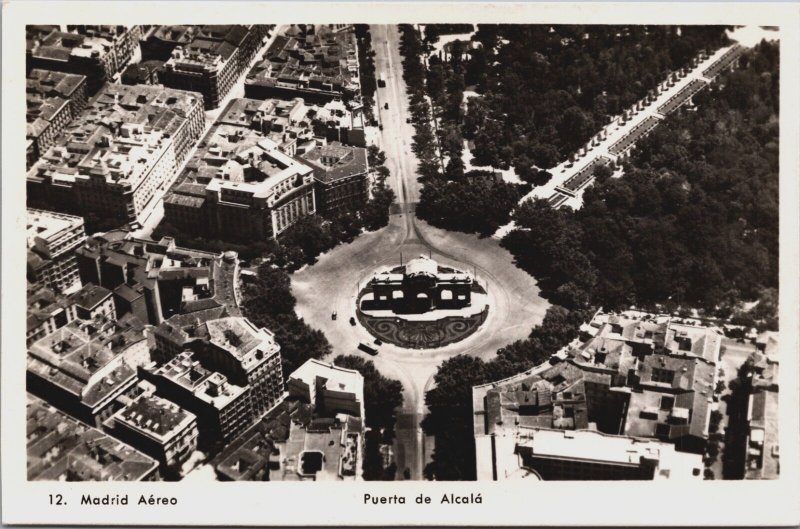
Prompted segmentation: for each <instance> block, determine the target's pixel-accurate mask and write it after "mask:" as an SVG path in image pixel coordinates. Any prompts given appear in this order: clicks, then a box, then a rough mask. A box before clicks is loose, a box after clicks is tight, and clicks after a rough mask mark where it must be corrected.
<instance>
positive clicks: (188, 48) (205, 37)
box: [156, 25, 252, 71]
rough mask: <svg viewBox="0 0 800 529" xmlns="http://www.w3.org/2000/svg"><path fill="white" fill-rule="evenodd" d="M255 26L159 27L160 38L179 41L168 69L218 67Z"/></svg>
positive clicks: (167, 65)
mask: <svg viewBox="0 0 800 529" xmlns="http://www.w3.org/2000/svg"><path fill="white" fill-rule="evenodd" d="M251 28H252V26H242V25H216V26H215V25H197V26H164V27H162V28H159V29H158V30H157V32H156V37H157V38H159V39H161V40H165V41H171V42H174V43H176V44H177V46H176V47H175V49H174V50H173V51H172V55H171V57H170V58H169V60H168V61H167V62H166V63H165V64H164V66H165V68H167V69H170V68H173V69H175V70H184V69H185V70H189V71H196V69H197V68H198V67H200V68H203V69H212V70H217V69H220V68H222V66H223V65H224V64H225V63H226V62H227V61H228V60H229V59H230V58H231V56H232V55H233V54H234V52H235V51H236V48H237V47H239V46H241V45H242V43H243V42H244V39H245V37H246V36H247V34H248V32H249V31H250V29H251Z"/></svg>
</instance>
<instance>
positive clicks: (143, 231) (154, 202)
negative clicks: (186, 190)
mask: <svg viewBox="0 0 800 529" xmlns="http://www.w3.org/2000/svg"><path fill="white" fill-rule="evenodd" d="M283 28H284V26H276V27H275V29H273V30H272V33H271V34H270V36H269V38H268V39H267V41H266V42H265V43H264V44H263V45H262V46H261V47H260V48H259V49H258V51H257V52H256V53H255V55H253V59H252V60H251V61H250V64H248V65H247V67H246V68H244V69H243V70H242V74H241V75H240V76H239V79H237V80H236V82H235V83H234V84H233V86H232V87H231V89H230V91H229V92H228V94H227V95H226V96H225V97H224V98H223V99H222V100H221V101H220V103H219V106H218V107H217V108H215V109H212V110H206V111H205V115H206V123H205V128H204V129H203V132H202V133H201V134H200V138H202V137H203V136H205V135H206V134H207V133H208V131H209V129H210V128H211V126H212V125H213V124H214V122H215V121H216V120H217V118H219V115H220V114H221V113H222V111H223V110H225V107H227V106H228V104H229V103H230V102H231V101H232V100H233V99H238V98H242V97H244V81H245V79H247V74H248V73H249V72H250V69H251V68H252V67H253V66H254V65H255V63H256V62H258V60H259V59H261V57H262V55H264V53H265V52H266V51H267V48H269V47H270V46H271V45H272V42H273V41H274V40H275V37H276V36H277V35H278V34H279V33H280V31H282V30H283ZM198 145H200V142H199V141H198V142H197V143H195V144H194V146H193V147H192V149H191V150H190V151H189V154H188V155H187V156H186V159H185V160H184V161H183V163H182V164H181V165H180V167H178V168H177V169H176V171H175V174H173V175H172V178H171V179H170V180H169V182H167V183H166V185H164V186H162V187H161V188H159V189H158V190H157V191H156V193H155V195H153V198H152V199H150V203H149V204H148V206H147V207H146V208H145V211H147V213H146V216H145V220H144V222H143V223H142V227H141V228H139V229H138V230H135V231H133V232H132V233H133V236H134V237H141V238H149V237H150V235H151V234H152V233H153V231H155V229H156V227H157V226H158V225H159V224H160V223H161V220H162V219H163V218H164V197H165V196H166V194H167V193H168V192H169V189H170V188H171V187H172V185H173V184H174V183H175V181H176V180H177V179H178V177H179V176H180V174H181V173H182V172H183V170H184V168H185V167H186V164H187V163H189V160H191V159H192V156H194V153H195V151H196V150H197V147H198Z"/></svg>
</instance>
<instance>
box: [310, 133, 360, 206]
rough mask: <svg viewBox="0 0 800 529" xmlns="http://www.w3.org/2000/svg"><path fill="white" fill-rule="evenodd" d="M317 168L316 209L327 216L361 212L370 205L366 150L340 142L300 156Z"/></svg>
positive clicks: (317, 148) (315, 177)
mask: <svg viewBox="0 0 800 529" xmlns="http://www.w3.org/2000/svg"><path fill="white" fill-rule="evenodd" d="M301 159H302V160H303V161H305V162H306V163H308V164H309V165H311V166H312V167H313V168H314V183H315V191H316V197H317V209H318V211H319V212H320V213H321V214H322V215H324V216H326V217H329V218H330V217H335V216H336V215H338V214H340V213H345V212H354V211H359V210H360V209H361V208H363V207H364V205H365V204H366V203H367V199H368V195H369V182H368V179H367V172H368V171H369V167H368V165H367V150H366V149H363V148H361V147H351V146H347V145H343V144H341V143H339V142H332V143H328V144H326V145H321V146H318V147H316V148H314V149H311V150H310V151H308V152H306V153H305V154H303V155H302V156H301Z"/></svg>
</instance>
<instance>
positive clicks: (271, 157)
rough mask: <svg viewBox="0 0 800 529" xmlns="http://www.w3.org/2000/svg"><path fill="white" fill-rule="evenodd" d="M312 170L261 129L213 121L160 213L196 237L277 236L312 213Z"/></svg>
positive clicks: (232, 239) (254, 238)
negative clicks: (212, 125)
mask: <svg viewBox="0 0 800 529" xmlns="http://www.w3.org/2000/svg"><path fill="white" fill-rule="evenodd" d="M312 173H313V171H312V169H311V167H309V166H308V165H305V164H303V163H301V162H299V161H298V160H296V159H295V158H292V157H291V156H289V155H287V154H285V153H284V152H282V151H281V150H280V148H279V146H278V144H276V143H275V142H273V141H271V140H270V139H268V138H266V137H264V135H263V134H261V133H259V132H257V131H254V130H250V129H243V128H238V127H232V126H229V125H226V124H220V123H218V124H216V125H215V126H214V127H213V128H212V129H211V130H210V131H209V133H208V134H207V135H206V137H205V138H204V139H203V141H202V142H201V147H200V148H199V149H198V151H197V152H196V153H195V156H194V157H193V158H192V160H190V161H189V163H188V164H187V166H186V170H185V171H184V173H183V174H182V175H181V179H180V182H179V183H178V184H176V185H175V186H174V187H173V189H172V190H171V191H170V193H169V194H168V195H167V196H166V197H165V199H164V218H165V221H166V222H168V223H169V224H170V225H171V226H173V227H174V228H176V229H178V230H181V231H185V232H186V233H190V234H193V235H196V236H198V235H199V236H204V237H209V238H213V239H221V240H225V241H230V242H238V243H247V242H256V241H266V240H268V239H272V238H276V237H278V236H279V235H280V234H281V233H283V232H284V231H285V230H287V229H288V228H289V227H290V226H292V225H294V224H295V223H296V222H297V221H298V220H300V219H301V218H303V217H306V216H309V215H313V214H314V213H316V210H317V207H316V201H315V198H314V176H313V174H312Z"/></svg>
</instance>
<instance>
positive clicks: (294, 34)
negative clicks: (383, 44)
mask: <svg viewBox="0 0 800 529" xmlns="http://www.w3.org/2000/svg"><path fill="white" fill-rule="evenodd" d="M246 82H247V83H248V84H254V85H259V84H263V85H278V86H291V87H297V88H302V89H304V90H316V91H320V92H330V93H339V94H341V93H342V92H343V91H344V90H345V89H348V90H358V82H359V81H358V58H357V50H356V39H355V33H354V32H353V31H352V29H350V30H347V31H340V32H335V31H333V30H332V29H331V28H329V27H328V26H325V25H305V24H301V25H293V26H291V27H290V28H289V29H287V30H286V32H285V34H284V35H279V36H277V37H276V38H275V39H274V41H273V43H272V45H271V46H270V47H269V48H268V49H267V51H266V53H265V54H264V57H262V58H261V60H259V61H258V62H257V63H256V64H255V66H253V68H252V69H251V70H250V73H249V74H248V75H247V81H246Z"/></svg>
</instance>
